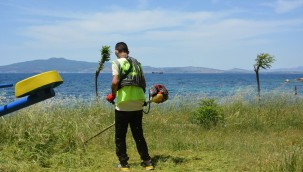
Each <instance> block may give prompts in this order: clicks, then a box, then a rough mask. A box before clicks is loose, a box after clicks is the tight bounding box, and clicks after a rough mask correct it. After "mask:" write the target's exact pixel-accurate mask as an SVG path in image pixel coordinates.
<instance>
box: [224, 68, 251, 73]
mask: <svg viewBox="0 0 303 172" xmlns="http://www.w3.org/2000/svg"><path fill="white" fill-rule="evenodd" d="M224 72H225V73H254V71H253V70H246V69H239V68H233V69H230V70H226V71H224Z"/></svg>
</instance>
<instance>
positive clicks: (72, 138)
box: [0, 93, 303, 172]
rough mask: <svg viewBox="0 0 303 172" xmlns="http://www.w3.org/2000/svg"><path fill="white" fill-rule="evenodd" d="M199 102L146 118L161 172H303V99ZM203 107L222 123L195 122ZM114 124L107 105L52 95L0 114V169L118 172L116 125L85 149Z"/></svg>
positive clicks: (179, 100)
mask: <svg viewBox="0 0 303 172" xmlns="http://www.w3.org/2000/svg"><path fill="white" fill-rule="evenodd" d="M199 99H200V98H189V97H182V96H175V97H174V98H172V99H171V100H169V101H167V102H165V103H163V104H159V105H156V104H153V105H152V109H151V112H150V113H149V114H148V115H145V116H144V120H143V128H144V132H145V136H146V140H147V143H148V146H149V150H150V154H151V156H152V161H153V162H154V164H155V165H156V171H174V172H176V171H178V172H184V171H302V170H303V139H302V138H303V97H300V96H294V95H291V94H287V93H275V94H264V95H262V97H261V100H260V101H258V99H257V98H256V97H255V96H248V97H247V95H244V94H236V95H234V96H231V97H226V98H218V99H209V98H204V99H202V100H201V101H200V100H199ZM203 101H204V104H203ZM199 102H200V104H199ZM201 102H202V103H201ZM205 102H206V103H208V105H210V109H213V110H215V111H212V112H214V113H215V116H216V115H218V117H220V121H221V122H220V125H209V126H208V127H205V126H204V125H203V122H202V123H196V122H193V120H192V117H193V114H196V115H197V112H201V113H200V114H203V109H204V110H205V108H206V109H207V108H208V109H209V106H208V107H206V106H205ZM1 103H2V104H3V102H1ZM199 109H200V110H202V111H199ZM198 114H199V113H198ZM204 115H205V114H204ZM221 117H222V118H221ZM223 117H224V118H223ZM218 119H219V118H218ZM113 121H114V109H113V106H112V105H109V103H107V102H105V101H101V100H100V102H99V103H96V101H95V99H94V98H92V99H91V100H84V99H81V98H72V97H70V98H62V97H61V98H60V97H55V98H53V99H50V100H47V101H44V102H41V103H38V104H36V105H33V106H31V107H29V108H26V109H23V110H20V111H18V112H15V113H12V114H11V115H7V116H4V117H1V118H0V171H1V172H14V171H16V172H17V171H18V172H19V171H81V172H82V171H88V172H91V171H106V172H107V171H114V170H115V165H116V164H117V162H118V161H117V158H116V155H115V144H114V128H111V129H109V130H108V131H106V132H104V133H102V134H101V135H100V136H98V137H96V138H95V139H93V140H91V141H90V142H88V144H87V145H86V146H85V145H84V144H83V143H84V142H85V141H86V140H87V139H89V138H90V137H91V136H93V135H95V134H97V133H98V132H100V131H101V130H102V129H104V128H106V127H107V126H109V125H110V124H112V123H113ZM223 121H224V122H223ZM131 137H132V136H131V134H130V132H128V136H127V145H128V154H129V156H130V160H129V163H130V166H131V170H132V171H142V170H143V168H142V167H141V166H140V162H141V160H140V158H139V155H138V154H137V151H136V147H135V143H134V141H133V139H132V138H131Z"/></svg>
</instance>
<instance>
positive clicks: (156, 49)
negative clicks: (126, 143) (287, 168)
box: [0, 0, 303, 70]
mask: <svg viewBox="0 0 303 172" xmlns="http://www.w3.org/2000/svg"><path fill="white" fill-rule="evenodd" d="M0 21H1V22H0V26H1V27H0V59H1V60H0V66H3V65H8V64H12V63H17V62H23V61H30V60H36V59H49V58H51V57H64V58H66V59H71V60H78V61H88V62H98V60H100V49H101V47H102V46H104V45H109V46H111V49H112V51H114V47H115V44H116V43H117V42H121V41H122V42H125V43H127V45H128V47H129V50H130V56H132V57H135V58H137V59H138V60H139V61H140V62H141V63H142V64H143V65H144V66H154V67H183V66H197V67H208V68H215V69H232V68H241V69H251V70H252V69H253V64H254V63H255V61H254V60H255V58H256V57H257V55H258V54H260V53H269V54H271V55H273V56H275V59H276V61H275V63H274V64H273V65H272V68H273V69H275V68H290V67H297V66H303V0H266V1H265V0H250V1H248V0H186V1H181V0H165V1H164V0H111V1H109V0H86V1H82V0H81V1H80V0H1V1H0ZM111 59H112V60H114V59H116V57H115V55H114V53H113V54H112V56H111Z"/></svg>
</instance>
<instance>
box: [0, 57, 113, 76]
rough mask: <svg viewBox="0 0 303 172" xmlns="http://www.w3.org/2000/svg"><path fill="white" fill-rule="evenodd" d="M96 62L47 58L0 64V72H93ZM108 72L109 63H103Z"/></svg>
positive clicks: (109, 68)
mask: <svg viewBox="0 0 303 172" xmlns="http://www.w3.org/2000/svg"><path fill="white" fill-rule="evenodd" d="M97 67H98V63H94V62H84V61H75V60H67V59H65V58H50V59H48V60H33V61H26V62H21V63H15V64H11V65H6V66H0V72H1V73H39V72H43V71H48V70H57V71H59V72H61V73H93V72H95V71H96V69H97ZM106 71H107V72H110V71H111V67H110V64H105V67H104V72H106Z"/></svg>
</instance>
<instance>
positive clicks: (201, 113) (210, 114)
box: [191, 98, 224, 129]
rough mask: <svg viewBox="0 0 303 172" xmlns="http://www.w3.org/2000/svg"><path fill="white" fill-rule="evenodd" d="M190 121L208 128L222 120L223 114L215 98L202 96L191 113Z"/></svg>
mask: <svg viewBox="0 0 303 172" xmlns="http://www.w3.org/2000/svg"><path fill="white" fill-rule="evenodd" d="M191 122H192V123H194V124H199V125H202V126H203V127H205V128H207V129H210V128H211V127H212V126H217V124H218V123H223V122H224V114H223V111H222V109H221V107H220V106H219V105H218V104H217V103H216V102H215V99H208V98H204V99H201V100H200V102H199V107H198V108H197V109H196V110H195V111H194V113H193V114H192V116H191Z"/></svg>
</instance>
